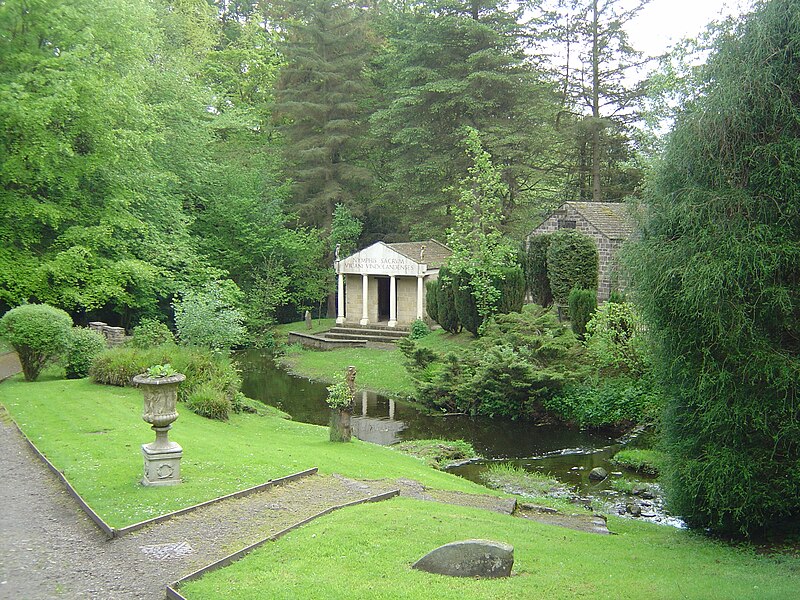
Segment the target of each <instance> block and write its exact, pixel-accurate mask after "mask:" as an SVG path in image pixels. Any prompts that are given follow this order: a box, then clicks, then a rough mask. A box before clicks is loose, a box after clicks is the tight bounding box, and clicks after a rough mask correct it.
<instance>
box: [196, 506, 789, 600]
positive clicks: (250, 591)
mask: <svg viewBox="0 0 800 600" xmlns="http://www.w3.org/2000/svg"><path fill="white" fill-rule="evenodd" d="M609 527H610V529H611V530H613V531H614V532H615V533H617V534H618V535H612V536H601V535H597V534H591V533H582V532H577V531H572V530H569V529H563V528H559V527H554V526H549V525H542V524H539V523H535V522H531V521H525V520H523V519H519V518H515V517H510V516H505V515H500V514H495V513H490V512H487V511H481V510H477V509H470V508H463V507H456V506H449V505H442V504H436V503H430V502H421V501H415V500H411V499H406V498H396V499H393V500H389V501H386V502H381V503H378V504H371V505H362V506H358V507H355V508H352V509H347V510H346V511H340V512H337V513H333V514H331V515H329V516H326V517H323V518H321V519H319V520H317V521H314V522H312V523H311V524H309V525H307V526H304V527H302V528H301V529H298V530H296V531H294V532H292V533H290V534H288V535H286V536H285V537H283V538H281V539H280V540H278V541H277V542H274V543H270V544H268V545H266V546H263V547H262V548H260V549H259V550H257V551H255V552H253V553H252V554H250V555H248V556H247V557H245V558H243V559H242V560H240V561H238V562H236V563H234V564H233V565H231V566H229V567H226V568H224V569H222V570H219V571H216V572H212V573H210V574H208V575H206V576H205V577H203V578H202V579H200V580H198V581H194V582H191V583H189V584H187V585H186V586H184V587H183V588H182V589H181V592H182V593H183V594H184V595H186V596H187V597H188V598H190V599H191V600H201V599H202V600H222V599H225V600H255V599H260V598H272V599H284V598H285V599H287V600H288V599H295V598H325V599H339V598H341V599H344V598H348V599H349V598H370V599H372V600H379V599H393V600H394V599H419V600H429V599H431V598H436V599H437V600H439V599H452V600H465V599H485V600H496V599H499V598H508V599H512V598H514V599H516V598H520V599H522V598H524V599H526V600H529V599H530V600H533V599H547V600H557V599H564V600H566V599H574V598H592V599H597V598H602V599H615V600H621V599H637V600H638V599H641V598H647V599H648V600H658V599H663V600H673V599H677V598H688V599H737V600H739V599H753V600H756V599H757V600H766V599H776V600H777V599H783V600H789V599H792V598H797V593H798V590H800V559H797V558H786V557H764V556H757V555H755V554H754V553H752V552H749V551H747V550H741V549H736V548H732V547H730V546H726V545H724V544H721V543H715V542H711V541H709V540H707V539H704V538H702V537H700V536H698V535H694V534H691V533H689V532H686V531H679V530H676V529H673V528H670V527H665V526H658V525H652V524H647V523H637V522H632V521H627V520H623V519H615V518H612V519H610V522H609ZM470 538H485V539H492V540H498V541H504V542H507V543H510V544H512V545H513V546H514V557H515V564H514V574H513V576H512V577H510V578H507V579H495V580H487V579H484V580H476V579H469V578H464V579H461V578H452V577H444V576H441V575H431V574H428V573H423V572H419V571H415V570H412V569H411V568H410V566H411V564H412V563H413V562H414V561H416V560H417V559H418V558H420V557H421V556H423V555H424V554H425V553H427V552H428V551H430V550H432V549H433V548H436V547H438V546H440V545H442V544H445V543H448V542H452V541H455V540H462V539H470Z"/></svg>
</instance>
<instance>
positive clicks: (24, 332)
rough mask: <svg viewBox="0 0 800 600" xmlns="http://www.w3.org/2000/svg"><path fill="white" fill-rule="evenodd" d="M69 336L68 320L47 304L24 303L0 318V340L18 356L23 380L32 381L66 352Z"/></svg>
mask: <svg viewBox="0 0 800 600" xmlns="http://www.w3.org/2000/svg"><path fill="white" fill-rule="evenodd" d="M71 333H72V318H71V317H70V316H69V315H68V314H67V313H65V312H64V311H63V310H61V309H59V308H55V307H53V306H49V305H47V304H24V305H22V306H18V307H17V308H12V309H11V310H9V311H8V312H7V313H6V314H4V315H3V318H2V319H0V337H3V338H5V340H6V341H7V342H8V343H9V344H11V346H12V347H13V348H14V350H16V352H17V354H18V355H19V361H20V363H22V372H23V374H24V376H25V380H26V381H35V380H36V378H37V377H39V373H40V372H41V370H42V368H43V367H44V366H45V365H47V364H48V363H50V362H53V361H55V360H56V359H57V358H58V357H59V356H60V355H61V354H62V353H63V352H64V351H65V350H66V349H67V347H68V345H69V341H70V336H71Z"/></svg>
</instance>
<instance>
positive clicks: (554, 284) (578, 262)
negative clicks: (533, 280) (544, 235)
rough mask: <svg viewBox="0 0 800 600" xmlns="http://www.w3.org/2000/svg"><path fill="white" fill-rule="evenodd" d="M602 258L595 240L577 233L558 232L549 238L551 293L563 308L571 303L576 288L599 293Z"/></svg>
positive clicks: (548, 263) (548, 274) (548, 265)
mask: <svg viewBox="0 0 800 600" xmlns="http://www.w3.org/2000/svg"><path fill="white" fill-rule="evenodd" d="M599 266H600V256H599V253H598V252H597V246H596V245H595V243H594V240H592V238H590V237H589V236H586V235H584V234H582V233H580V232H578V231H568V230H564V231H556V232H554V233H551V234H550V246H549V248H548V249H547V276H548V279H549V280H550V289H551V290H552V292H553V299H555V301H556V302H558V304H560V305H561V306H566V305H567V304H568V303H569V293H570V292H571V291H572V290H573V289H574V288H580V289H585V290H596V289H597V277H598V269H599Z"/></svg>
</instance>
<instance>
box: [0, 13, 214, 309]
mask: <svg viewBox="0 0 800 600" xmlns="http://www.w3.org/2000/svg"><path fill="white" fill-rule="evenodd" d="M159 25H160V24H159V21H158V19H157V15H156V14H155V12H154V11H153V10H151V9H150V8H149V6H148V5H146V4H144V3H142V2H126V3H120V2H116V1H113V0H101V1H100V2H84V1H82V0H78V1H75V2H66V1H60V0H55V1H53V2H35V3H29V2H18V1H13V0H12V1H9V2H4V3H3V4H2V5H0V38H2V39H3V43H2V44H1V45H0V123H1V124H2V127H1V128H0V179H2V183H3V185H2V186H0V211H2V218H0V240H1V241H2V246H1V247H0V265H1V267H0V272H1V273H2V275H0V300H2V302H3V303H4V304H6V305H15V304H18V303H19V302H21V301H23V300H39V301H46V302H50V303H52V304H54V305H57V306H60V307H63V308H65V309H67V310H70V311H73V312H76V313H81V312H83V311H92V310H97V309H102V308H105V309H108V310H111V311H113V312H116V313H118V314H121V315H123V317H124V316H125V315H127V314H129V313H130V311H138V312H151V311H154V310H155V309H156V308H157V304H156V302H157V298H158V297H159V296H162V295H164V294H166V293H168V292H169V290H170V289H174V287H175V286H176V285H178V282H180V281H182V280H184V281H185V280H186V278H187V277H188V272H187V271H188V270H189V268H194V269H200V270H202V268H203V264H202V261H200V260H199V259H198V256H197V254H196V253H195V251H194V250H193V248H192V245H191V243H190V240H189V236H188V230H187V220H186V218H185V215H184V213H183V211H182V200H183V198H182V197H181V195H180V193H179V191H178V190H177V189H176V186H175V181H176V179H177V176H176V173H175V170H174V168H173V166H172V165H170V164H167V161H165V160H163V159H164V157H163V155H161V150H163V148H164V146H165V144H167V143H168V142H167V140H168V138H169V135H168V133H167V130H168V125H167V122H166V120H165V119H166V118H172V117H168V116H167V115H165V114H164V112H163V111H161V110H159V107H160V106H162V105H163V104H164V103H168V104H170V105H171V106H170V108H171V109H172V108H175V105H176V104H178V103H179V98H180V97H183V96H184V95H186V96H189V95H190V94H189V93H188V90H187V89H185V88H184V87H183V86H182V84H181V80H180V79H179V78H174V77H173V80H172V85H171V86H169V87H163V86H162V85H161V84H162V83H163V79H162V77H161V74H162V69H164V68H165V65H164V64H163V63H162V60H161V57H160V56H159V54H158V53H157V51H156V48H157V47H158V45H159V43H160V41H161V40H160V39H159V37H160V34H161V32H162V30H161V29H160V27H159ZM183 116H184V115H183V114H181V115H176V116H175V117H174V118H176V119H180V118H182V117H183Z"/></svg>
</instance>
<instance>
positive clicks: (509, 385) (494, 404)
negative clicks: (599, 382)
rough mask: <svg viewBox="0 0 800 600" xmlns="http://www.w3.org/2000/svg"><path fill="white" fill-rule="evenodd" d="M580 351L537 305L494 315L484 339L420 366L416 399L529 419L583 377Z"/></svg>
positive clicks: (569, 335)
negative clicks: (423, 373) (425, 374)
mask: <svg viewBox="0 0 800 600" xmlns="http://www.w3.org/2000/svg"><path fill="white" fill-rule="evenodd" d="M581 354H582V349H581V347H580V344H578V342H577V340H576V339H575V336H574V335H573V334H572V332H571V331H569V329H568V328H566V327H565V326H563V325H562V324H560V323H558V321H557V320H556V318H555V316H554V315H553V314H552V313H551V312H549V311H545V310H544V309H542V308H541V307H537V306H534V305H531V306H527V307H525V308H524V309H523V311H522V313H509V314H507V315H495V316H494V317H493V318H491V319H489V320H488V321H487V324H486V326H485V328H484V335H483V337H482V338H481V339H480V340H478V341H477V342H475V343H474V344H472V345H471V346H468V347H465V348H464V349H463V350H461V351H460V352H459V353H458V354H455V353H450V354H448V355H447V356H445V358H444V360H442V361H437V363H435V364H437V365H438V367H436V368H430V367H431V365H430V364H429V365H426V366H425V367H424V368H425V369H426V371H428V375H429V377H424V378H423V377H419V378H418V380H417V381H416V384H417V390H418V399H419V400H420V401H422V402H426V403H428V404H431V405H433V406H436V407H438V408H442V409H444V410H449V411H460V412H467V413H470V414H476V415H477V414H480V415H487V416H506V417H510V418H514V419H516V418H532V417H538V416H540V415H541V406H542V401H543V400H545V399H546V398H548V397H550V396H551V395H553V394H555V393H557V392H558V391H559V390H560V389H561V388H562V387H563V386H564V385H565V384H566V383H568V382H571V381H577V380H579V379H581V378H582V377H583V376H585V368H583V366H582V360H581Z"/></svg>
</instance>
